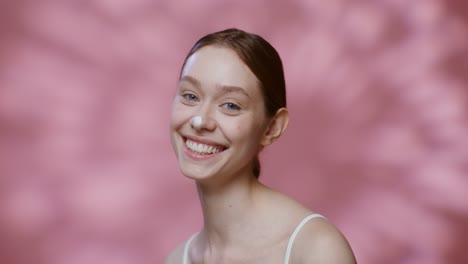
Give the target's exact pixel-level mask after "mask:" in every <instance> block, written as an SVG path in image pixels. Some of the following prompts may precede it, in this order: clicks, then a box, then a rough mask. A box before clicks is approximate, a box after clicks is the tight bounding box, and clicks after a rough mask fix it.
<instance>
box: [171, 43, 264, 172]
mask: <svg viewBox="0 0 468 264" xmlns="http://www.w3.org/2000/svg"><path fill="white" fill-rule="evenodd" d="M194 116H200V117H202V122H201V125H200V126H198V127H193V126H192V124H191V119H192V118H193V117H194ZM267 121H268V120H267V118H266V114H265V108H264V100H263V96H262V94H261V91H260V88H259V86H258V81H257V78H256V77H255V75H254V74H253V73H252V72H251V71H250V69H249V68H248V67H247V65H245V64H244V62H243V61H242V60H241V59H240V58H239V57H238V56H237V54H236V53H235V52H234V51H232V50H230V49H228V48H223V47H216V46H207V47H203V48H201V49H200V50H198V51H196V52H195V53H194V54H193V55H192V56H191V57H190V58H188V60H187V62H186V64H185V67H184V69H182V74H181V78H180V81H179V86H178V90H177V94H176V96H175V98H174V103H173V108H172V115H171V124H170V130H171V140H172V146H173V148H174V151H175V153H176V156H177V159H178V161H179V166H180V168H181V170H182V173H183V174H184V175H186V176H187V177H190V178H193V179H197V180H204V179H207V178H211V177H212V176H214V175H226V177H229V176H232V175H238V174H242V173H252V160H253V158H254V157H255V156H256V155H257V154H258V151H259V149H260V142H261V140H262V137H263V134H264V131H265V129H266V125H267Z"/></svg>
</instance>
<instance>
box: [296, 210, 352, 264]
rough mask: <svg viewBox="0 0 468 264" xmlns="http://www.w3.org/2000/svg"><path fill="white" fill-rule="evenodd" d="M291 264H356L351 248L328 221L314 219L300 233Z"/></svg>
mask: <svg viewBox="0 0 468 264" xmlns="http://www.w3.org/2000/svg"><path fill="white" fill-rule="evenodd" d="M291 263H328V264H355V263H356V259H355V257H354V254H353V251H352V249H351V246H350V245H349V243H348V241H347V240H346V238H345V237H344V235H343V234H342V233H341V231H340V230H338V228H337V227H336V226H334V225H333V224H332V223H330V222H329V221H328V220H326V219H323V218H314V219H311V220H310V221H309V222H307V223H306V224H305V225H304V227H303V228H302V229H301V230H300V232H299V233H298V235H297V237H296V239H295V241H294V244H293V248H292V251H291Z"/></svg>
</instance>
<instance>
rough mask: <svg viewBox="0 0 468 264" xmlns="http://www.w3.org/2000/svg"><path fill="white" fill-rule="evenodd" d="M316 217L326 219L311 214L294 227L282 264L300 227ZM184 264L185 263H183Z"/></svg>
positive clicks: (286, 259)
mask: <svg viewBox="0 0 468 264" xmlns="http://www.w3.org/2000/svg"><path fill="white" fill-rule="evenodd" d="M317 217H320V218H324V219H326V218H325V217H324V216H323V215H321V214H311V215H309V216H307V217H306V218H304V219H303V220H302V221H301V222H300V223H299V225H298V226H297V227H296V229H295V230H294V232H293V233H292V235H291V237H290V238H289V242H288V247H287V248H286V255H285V256H284V264H289V256H290V255H291V248H292V246H293V243H294V239H296V236H297V234H298V233H299V231H301V229H302V227H303V226H304V225H305V224H306V223H307V222H308V221H309V220H310V219H312V218H317ZM184 264H185V263H184Z"/></svg>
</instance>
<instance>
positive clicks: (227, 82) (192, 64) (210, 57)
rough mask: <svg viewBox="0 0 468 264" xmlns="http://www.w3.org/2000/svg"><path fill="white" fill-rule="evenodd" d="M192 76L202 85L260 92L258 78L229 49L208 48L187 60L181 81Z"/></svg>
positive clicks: (202, 49)
mask: <svg viewBox="0 0 468 264" xmlns="http://www.w3.org/2000/svg"><path fill="white" fill-rule="evenodd" d="M184 76H190V77H191V78H194V79H196V80H198V81H199V82H200V84H202V85H209V84H215V85H218V86H235V87H242V88H244V89H245V90H246V92H247V93H253V92H255V91H253V90H258V89H259V88H258V80H257V77H256V76H255V75H254V74H253V73H252V71H251V70H250V69H249V67H248V66H247V65H246V64H245V63H244V62H243V61H242V60H241V59H240V58H239V56H238V55H237V53H236V52H235V51H233V50H231V49H229V48H225V47H217V46H207V47H203V48H201V49H200V50H198V51H196V52H195V53H194V54H193V55H192V56H190V57H189V58H188V59H187V62H186V63H185V66H184V69H183V70H182V75H181V80H183V79H184Z"/></svg>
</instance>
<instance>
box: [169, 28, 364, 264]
mask: <svg viewBox="0 0 468 264" xmlns="http://www.w3.org/2000/svg"><path fill="white" fill-rule="evenodd" d="M287 125H288V110H287V109H286V91H285V81H284V73H283V66H282V62H281V59H280V57H279V55H278V53H277V52H276V50H275V49H274V48H273V47H272V46H271V45H270V44H269V43H268V42H267V41H265V40H264V39H263V38H261V37H260V36H257V35H254V34H250V33H247V32H244V31H241V30H237V29H228V30H224V31H220V32H215V33H212V34H209V35H207V36H205V37H203V38H201V39H200V40H199V41H198V42H197V43H196V44H195V45H194V47H193V48H192V50H191V51H190V52H189V54H188V55H187V57H186V59H185V62H184V64H183V66H182V70H181V74H180V79H179V87H178V91H177V94H176V96H175V99H174V103H173V110H172V116H171V124H170V129H171V139H172V145H173V148H174V151H175V154H176V156H177V159H178V161H179V166H180V169H181V171H182V173H183V174H184V175H185V176H187V177H189V178H191V179H193V180H195V182H196V186H197V189H198V194H199V198H200V203H201V207H202V210H203V220H204V225H203V228H202V230H201V231H200V232H198V233H196V234H194V235H193V236H192V237H191V238H190V239H189V240H187V241H186V242H184V243H183V244H181V245H180V246H178V247H177V248H176V249H175V250H174V251H173V252H172V253H171V254H170V256H169V257H168V258H167V260H166V263H170V264H172V263H177V264H188V263H216V264H219V263H269V264H272V263H273V264H274V263H327V264H333V263H339V264H347V263H355V260H354V256H353V253H352V251H351V249H350V247H349V245H348V243H347V241H346V239H345V238H344V237H343V235H342V234H341V233H340V232H339V230H337V228H336V227H334V226H333V225H332V224H331V223H330V222H329V221H327V220H326V219H325V218H324V217H323V216H321V215H319V214H315V213H314V212H312V211H311V210H309V209H307V208H305V207H303V206H302V205H300V204H299V203H298V202H296V201H294V200H292V199H290V198H288V197H287V196H285V195H283V194H281V193H278V192H276V191H274V190H272V189H270V188H268V187H267V186H265V185H263V184H262V183H260V182H259V181H258V177H259V175H260V163H259V161H258V154H259V153H260V151H261V150H262V149H263V148H264V147H266V146H268V145H270V144H271V143H273V142H274V141H275V140H277V139H278V138H279V137H280V136H281V134H282V133H283V132H284V130H285V129H286V127H287Z"/></svg>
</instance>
